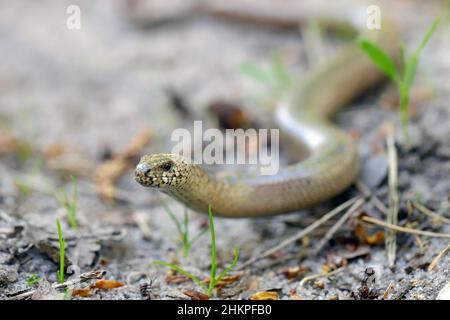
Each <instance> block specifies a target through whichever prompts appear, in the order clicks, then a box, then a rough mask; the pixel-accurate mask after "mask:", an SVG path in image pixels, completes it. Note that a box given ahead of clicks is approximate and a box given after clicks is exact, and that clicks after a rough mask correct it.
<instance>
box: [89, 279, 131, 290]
mask: <svg viewBox="0 0 450 320" xmlns="http://www.w3.org/2000/svg"><path fill="white" fill-rule="evenodd" d="M124 285H125V284H124V283H123V282H120V281H117V280H106V279H100V280H97V281H96V282H95V283H94V284H93V285H91V288H95V289H102V290H107V289H114V288H119V287H123V286H124Z"/></svg>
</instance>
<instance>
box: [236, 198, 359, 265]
mask: <svg viewBox="0 0 450 320" xmlns="http://www.w3.org/2000/svg"><path fill="white" fill-rule="evenodd" d="M358 199H360V197H359V196H356V197H353V198H351V199H350V200H347V201H346V202H344V203H342V204H341V205H339V206H338V207H336V208H334V209H333V210H331V211H330V212H328V213H327V214H325V215H324V216H322V217H321V218H320V219H318V220H316V221H315V222H314V223H312V224H311V225H309V226H308V227H306V228H305V229H303V230H301V231H299V232H298V233H297V234H295V235H293V236H292V237H290V238H287V239H286V240H284V241H283V242H281V243H280V244H278V245H276V246H275V247H273V248H271V249H269V250H267V251H265V252H263V253H262V254H261V255H259V256H257V257H254V258H252V259H250V260H248V261H247V262H245V263H243V264H242V265H240V266H239V268H237V269H236V270H242V269H244V268H246V267H248V266H250V265H251V264H253V263H254V262H256V261H258V260H260V259H263V258H266V257H268V256H270V255H271V254H273V253H275V252H277V251H278V250H281V249H283V248H285V247H287V246H288V245H290V244H291V243H294V242H295V241H297V240H299V239H301V238H303V237H304V236H306V235H307V234H309V233H311V232H312V231H313V230H314V229H316V228H317V227H319V226H320V225H322V224H323V223H325V222H326V221H328V220H330V219H331V218H333V217H334V216H335V215H337V214H338V213H340V212H341V211H343V210H345V209H347V208H348V207H350V206H351V205H352V204H353V203H355V202H356V201H357V200H358Z"/></svg>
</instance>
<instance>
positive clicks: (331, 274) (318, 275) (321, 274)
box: [297, 266, 345, 291]
mask: <svg viewBox="0 0 450 320" xmlns="http://www.w3.org/2000/svg"><path fill="white" fill-rule="evenodd" d="M344 269H345V266H344V267H340V268H338V269H336V270H333V271H330V272H322V273H318V274H313V275H311V276H309V277H304V278H303V279H302V281H300V283H299V284H298V289H297V291H298V290H300V289H302V288H303V286H304V285H305V283H306V282H308V281H311V280H314V279H317V278H323V277H331V276H334V275H335V274H338V273H339V272H341V271H342V270H344Z"/></svg>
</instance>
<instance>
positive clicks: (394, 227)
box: [361, 216, 450, 238]
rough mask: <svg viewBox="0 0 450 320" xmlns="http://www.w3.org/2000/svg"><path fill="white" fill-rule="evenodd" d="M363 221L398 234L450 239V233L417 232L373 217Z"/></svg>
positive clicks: (365, 218) (363, 218)
mask: <svg viewBox="0 0 450 320" xmlns="http://www.w3.org/2000/svg"><path fill="white" fill-rule="evenodd" d="M361 220H362V221H364V222H368V223H372V224H376V225H379V226H381V227H385V228H388V229H392V230H395V231H398V232H404V233H411V234H418V235H421V236H425V237H432V238H450V233H436V232H431V231H424V230H417V229H412V228H406V227H401V226H398V225H394V224H390V223H386V222H383V221H381V220H378V219H375V218H372V217H367V216H366V217H362V218H361Z"/></svg>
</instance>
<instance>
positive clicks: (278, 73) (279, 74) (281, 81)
mask: <svg viewBox="0 0 450 320" xmlns="http://www.w3.org/2000/svg"><path fill="white" fill-rule="evenodd" d="M271 71H272V72H271V73H272V74H273V78H274V80H275V83H276V84H277V85H279V86H280V87H282V88H286V87H290V86H291V84H292V80H291V76H290V75H289V72H287V70H286V68H285V67H284V64H283V60H282V59H281V56H280V54H279V53H273V54H272V57H271Z"/></svg>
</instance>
